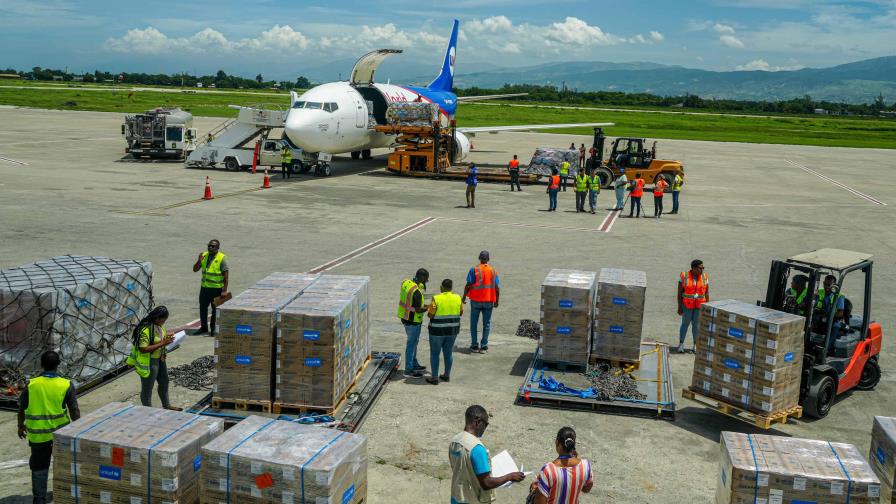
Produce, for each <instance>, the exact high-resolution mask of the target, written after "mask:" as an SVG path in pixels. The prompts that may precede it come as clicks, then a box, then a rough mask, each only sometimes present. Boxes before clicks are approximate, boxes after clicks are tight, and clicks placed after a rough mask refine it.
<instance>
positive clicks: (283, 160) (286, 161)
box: [280, 144, 292, 179]
mask: <svg viewBox="0 0 896 504" xmlns="http://www.w3.org/2000/svg"><path fill="white" fill-rule="evenodd" d="M291 171H292V149H290V148H289V146H288V145H285V144H284V145H283V152H281V153H280V178H285V179H288V178H289V176H290V172H291Z"/></svg>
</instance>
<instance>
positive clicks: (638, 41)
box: [628, 33, 647, 44]
mask: <svg viewBox="0 0 896 504" xmlns="http://www.w3.org/2000/svg"><path fill="white" fill-rule="evenodd" d="M628 41H629V43H632V44H646V43H647V39H645V38H644V35H641V34H640V33H639V34H637V35H635V36H634V37H630V38H629V39H628Z"/></svg>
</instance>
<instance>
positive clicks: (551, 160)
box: [523, 147, 579, 177]
mask: <svg viewBox="0 0 896 504" xmlns="http://www.w3.org/2000/svg"><path fill="white" fill-rule="evenodd" d="M564 161H567V162H568V163H569V176H570V177H575V176H576V173H578V168H579V151H578V150H577V149H556V148H553V147H538V148H536V149H535V154H534V155H533V156H532V161H530V162H529V166H527V167H525V168H524V169H523V173H534V174H536V175H550V174H551V168H556V169H557V170H558V171H559V170H560V165H561V164H563V162H564Z"/></svg>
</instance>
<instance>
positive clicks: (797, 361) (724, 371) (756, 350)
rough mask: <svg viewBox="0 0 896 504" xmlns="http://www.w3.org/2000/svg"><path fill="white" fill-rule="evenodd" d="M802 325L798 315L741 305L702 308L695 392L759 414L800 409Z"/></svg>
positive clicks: (725, 303)
mask: <svg viewBox="0 0 896 504" xmlns="http://www.w3.org/2000/svg"><path fill="white" fill-rule="evenodd" d="M804 324H805V319H804V318H803V317H801V316H799V315H793V314H790V313H784V312H780V311H777V310H772V309H769V308H763V307H760V306H756V305H753V304H749V303H742V302H740V301H734V300H730V299H728V300H721V301H712V302H709V303H706V304H704V305H703V308H702V310H701V312H700V322H699V330H698V331H697V355H696V359H695V361H694V375H693V381H692V389H693V390H694V391H695V392H699V393H701V394H703V395H706V396H710V397H713V398H716V399H719V400H721V401H725V402H727V403H730V404H734V405H736V406H739V407H741V408H743V409H746V410H748V411H752V412H755V413H760V414H769V413H775V412H779V411H783V410H786V409H789V408H792V407H794V406H796V405H797V403H798V402H799V395H800V375H801V372H802V363H803V346H804V344H803V327H804Z"/></svg>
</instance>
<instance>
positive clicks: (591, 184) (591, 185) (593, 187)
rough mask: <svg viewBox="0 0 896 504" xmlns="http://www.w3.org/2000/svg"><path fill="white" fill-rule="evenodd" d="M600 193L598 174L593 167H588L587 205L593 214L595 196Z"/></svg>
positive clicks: (595, 203) (595, 207)
mask: <svg viewBox="0 0 896 504" xmlns="http://www.w3.org/2000/svg"><path fill="white" fill-rule="evenodd" d="M599 194H600V176H599V175H597V174H596V173H594V167H591V168H588V206H589V207H590V208H591V213H592V214H593V213H594V211H595V210H597V196H598V195H599Z"/></svg>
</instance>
